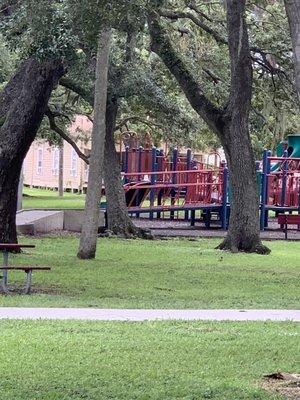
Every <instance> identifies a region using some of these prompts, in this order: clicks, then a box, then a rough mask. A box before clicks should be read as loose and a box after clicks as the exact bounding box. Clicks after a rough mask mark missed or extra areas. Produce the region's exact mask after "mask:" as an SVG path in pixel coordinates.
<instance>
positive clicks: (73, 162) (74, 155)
mask: <svg viewBox="0 0 300 400" xmlns="http://www.w3.org/2000/svg"><path fill="white" fill-rule="evenodd" d="M77 169H78V154H77V153H76V151H75V150H74V149H73V148H72V152H71V170H70V175H71V176H73V178H75V177H76V176H77Z"/></svg>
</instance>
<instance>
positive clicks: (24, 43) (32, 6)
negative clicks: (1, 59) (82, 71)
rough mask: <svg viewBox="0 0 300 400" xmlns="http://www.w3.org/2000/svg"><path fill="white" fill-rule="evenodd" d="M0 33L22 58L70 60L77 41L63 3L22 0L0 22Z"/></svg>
mask: <svg viewBox="0 0 300 400" xmlns="http://www.w3.org/2000/svg"><path fill="white" fill-rule="evenodd" d="M1 30H2V32H3V34H4V35H5V37H6V39H7V41H8V42H9V44H10V45H11V47H12V48H14V49H19V50H20V52H21V54H22V56H23V58H27V57H30V56H32V55H33V56H35V57H38V58H40V59H48V58H63V59H68V60H69V59H72V58H74V57H75V55H76V46H77V42H78V39H77V37H76V36H75V35H74V34H73V32H72V29H71V19H70V15H69V14H68V13H67V8H66V4H65V1H64V0H57V1H51V2H49V1H48V0H24V1H22V3H21V4H17V5H16V7H14V8H12V10H11V12H10V13H9V14H8V16H6V17H5V18H3V19H2V23H1Z"/></svg>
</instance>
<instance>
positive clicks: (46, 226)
mask: <svg viewBox="0 0 300 400" xmlns="http://www.w3.org/2000/svg"><path fill="white" fill-rule="evenodd" d="M83 213H84V210H40V209H35V210H21V211H19V212H18V213H17V218H16V223H17V230H18V232H19V233H20V234H24V235H36V234H38V233H49V232H53V231H59V230H67V231H72V232H80V231H81V226H82V221H83ZM104 225H105V221H104V213H103V211H100V212H99V227H103V226H104Z"/></svg>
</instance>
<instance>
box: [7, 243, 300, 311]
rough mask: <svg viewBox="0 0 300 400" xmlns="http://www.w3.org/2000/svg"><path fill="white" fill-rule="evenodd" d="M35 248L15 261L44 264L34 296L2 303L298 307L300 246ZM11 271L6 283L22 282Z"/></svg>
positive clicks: (20, 276) (61, 245)
mask: <svg viewBox="0 0 300 400" xmlns="http://www.w3.org/2000/svg"><path fill="white" fill-rule="evenodd" d="M20 241H21V242H29V243H34V244H36V249H33V250H31V249H28V250H26V251H25V252H24V253H23V254H21V255H14V256H12V257H11V262H12V263H13V264H21V265H42V266H44V265H48V266H51V267H52V271H51V272H36V273H35V274H33V288H34V289H35V290H36V292H37V293H34V294H32V295H31V296H25V295H14V294H12V295H9V296H0V305H2V306H47V307H74V306H78V307H102V308H106V307H107V308H191V309H201V308H273V309H276V308H287V309H289V308H291V309H293V308H294V309H297V308H299V295H300V280H299V254H300V242H283V241H282V242H281V241H276V242H268V246H270V247H271V249H272V253H271V255H269V256H261V255H255V254H231V253H224V252H221V251H218V250H215V249H214V248H215V246H216V245H217V244H218V243H219V240H217V239H203V240H198V241H189V240H186V239H173V240H167V241H159V240H157V241H141V240H120V239H100V240H99V245H98V253H97V257H96V259H95V260H93V261H82V260H78V259H77V258H76V252H77V248H78V239H77V238H74V237H64V238H57V237H53V238H39V239H29V238H27V239H23V240H22V239H21V240H20ZM23 279H24V273H23V272H11V273H10V282H11V283H17V284H20V283H21V282H23Z"/></svg>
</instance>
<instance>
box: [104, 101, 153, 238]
mask: <svg viewBox="0 0 300 400" xmlns="http://www.w3.org/2000/svg"><path fill="white" fill-rule="evenodd" d="M117 112H118V104H117V100H116V99H111V100H110V101H108V102H107V107H106V138H105V154H104V180H105V193H106V200H107V222H108V230H109V231H111V232H112V233H113V234H114V235H117V236H120V237H125V238H134V237H141V238H147V239H149V238H151V237H152V236H151V234H149V232H148V231H147V230H144V229H140V228H138V227H136V226H135V225H134V223H133V222H132V220H131V218H130V217H129V215H128V212H127V207H126V201H125V193H124V188H123V184H122V181H121V169H120V162H119V157H118V154H117V151H116V146H115V139H114V132H115V126H116V117H117Z"/></svg>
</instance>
